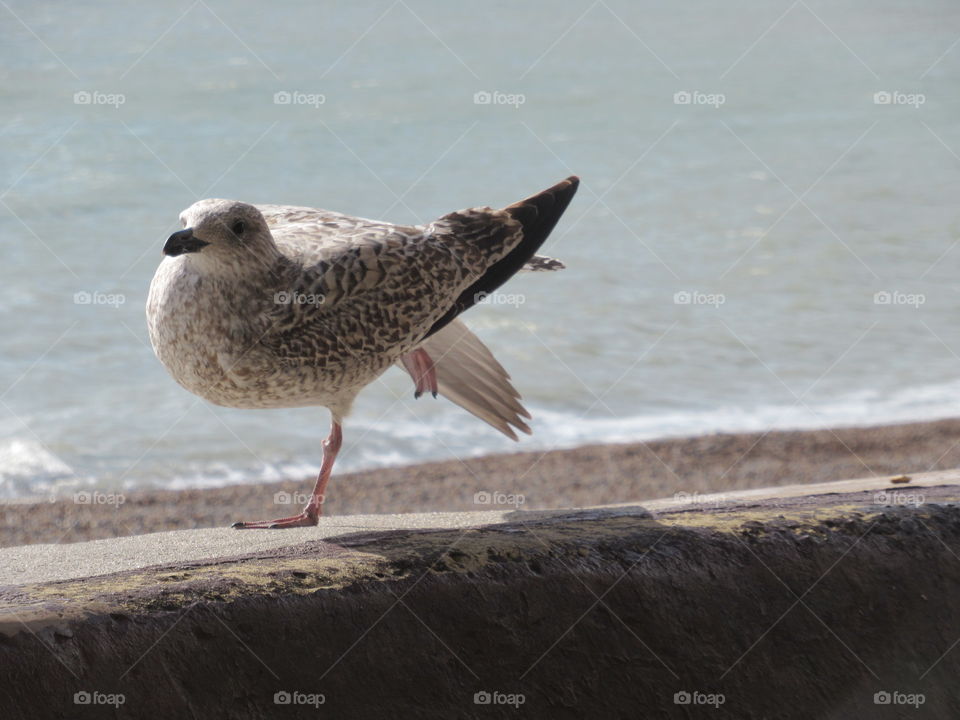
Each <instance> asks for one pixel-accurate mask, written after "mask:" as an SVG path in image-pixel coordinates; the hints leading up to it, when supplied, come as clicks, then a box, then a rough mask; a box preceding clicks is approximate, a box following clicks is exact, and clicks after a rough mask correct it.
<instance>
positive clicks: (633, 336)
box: [0, 0, 960, 498]
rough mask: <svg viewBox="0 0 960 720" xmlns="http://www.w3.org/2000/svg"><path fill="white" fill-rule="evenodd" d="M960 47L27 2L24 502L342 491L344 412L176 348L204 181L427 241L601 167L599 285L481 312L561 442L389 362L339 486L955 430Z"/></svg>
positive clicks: (714, 12)
mask: <svg viewBox="0 0 960 720" xmlns="http://www.w3.org/2000/svg"><path fill="white" fill-rule="evenodd" d="M958 36H960V6H958V5H957V4H956V3H951V2H947V1H946V0H942V1H941V0H927V1H925V2H920V3H903V2H901V3H893V2H875V1H874V2H867V0H842V1H841V2H826V1H824V0H806V1H802V0H797V1H796V2H793V3H790V2H788V0H782V1H778V2H767V1H764V0H740V1H737V0H732V1H731V2H727V3H714V2H706V0H692V1H691V2H687V3H683V4H676V3H669V2H649V1H647V0H598V1H597V2H590V1H589V0H583V1H576V2H574V1H573V0H567V1H564V2H558V1H557V0H550V1H547V0H539V1H537V2H505V1H503V2H498V1H492V2H486V3H482V4H480V5H477V4H475V3H472V4H465V3H448V2H439V0H397V1H396V2H391V1H390V0H384V1H383V2H363V3H350V2H321V3H309V2H302V3H286V2H284V3H269V4H264V3H254V2H236V3H227V2H224V1H223V0H196V1H195V2H191V1H190V0H182V1H179V2H172V1H168V2H155V3H150V4H148V5H144V6H141V5H131V4H129V3H119V2H101V3H98V4H97V5H96V6H88V5H86V4H83V3H71V4H66V3H45V2H21V1H19V0H8V2H5V3H0V58H2V63H0V78H2V82H0V337H2V342H0V497H7V498H13V497H25V496H35V495H44V494H47V493H52V492H65V491H67V490H76V488H78V487H94V486H95V487H102V488H111V489H113V488H151V487H165V488H177V487H202V486H211V485H220V484H228V483H243V482H258V481H263V480H271V479H280V478H286V477H300V476H305V475H309V474H311V473H312V472H315V469H316V467H317V465H318V463H319V459H320V440H321V439H322V438H323V436H324V435H325V434H326V432H327V429H328V421H329V419H328V414H327V412H326V410H324V409H322V408H316V409H300V410H291V411H257V412H253V411H239V410H228V409H224V408H218V407H214V406H211V405H209V404H207V403H205V402H204V401H201V400H199V399H198V398H196V397H194V396H193V395H190V394H189V393H187V391H185V390H183V389H181V388H180V387H179V386H177V385H176V384H175V383H174V382H173V380H172V379H170V378H169V377H168V376H167V374H166V372H165V371H164V369H163V367H162V366H161V365H160V363H159V362H158V361H157V360H156V359H155V357H154V355H153V352H152V350H151V349H150V345H149V340H148V338H147V333H146V328H145V321H144V303H145V300H146V294H147V289H148V287H149V284H150V280H151V278H152V276H153V272H154V270H155V268H156V266H157V264H158V263H159V261H160V257H161V256H160V248H161V246H162V244H163V241H164V240H165V238H166V237H167V236H168V235H169V233H170V232H172V231H173V230H175V229H178V222H177V216H178V214H179V212H180V211H181V210H182V209H183V208H185V207H187V206H189V205H190V204H191V203H193V202H194V201H195V200H198V199H200V198H204V197H224V198H233V199H239V200H244V201H248V202H254V203H285V204H296V205H310V206H314V207H321V208H327V209H332V210H337V211H341V212H346V213H351V214H356V215H361V216H364V217H372V218H378V219H384V220H389V221H394V222H401V223H419V222H427V221H429V220H431V219H433V218H434V217H436V216H438V215H440V214H442V213H445V212H448V211H451V210H455V209H460V208H464V207H470V206H476V205H492V206H502V205H505V204H508V203H511V202H513V201H516V200H518V199H520V198H522V197H525V196H527V195H530V194H532V193H534V192H536V191H538V190H540V189H542V188H545V187H547V186H548V185H550V184H552V183H554V182H556V181H557V180H559V179H561V178H563V177H565V176H567V175H569V174H572V173H576V174H578V175H580V176H581V177H582V179H583V185H582V186H581V189H580V192H579V194H578V196H577V198H576V199H575V201H574V203H573V205H572V206H571V208H570V209H569V210H568V212H567V214H566V215H565V217H564V219H563V221H562V222H561V224H560V225H559V227H558V228H557V230H556V232H555V233H554V234H553V236H552V237H551V238H550V240H549V241H548V243H547V245H546V246H545V248H544V251H545V252H546V253H547V254H550V255H553V256H556V257H560V258H562V259H563V260H564V261H565V262H566V263H567V266H568V269H567V270H566V271H564V272H562V273H554V274H538V275H526V276H518V277H517V278H515V279H514V280H513V281H512V282H511V283H510V284H509V285H508V286H506V287H505V288H503V292H504V293H509V294H510V295H509V296H505V297H503V298H501V301H500V302H495V303H488V304H485V305H482V306H479V307H477V308H476V309H474V310H471V311H470V313H469V314H468V315H467V316H466V318H465V319H466V320H467V321H468V323H470V325H471V327H472V328H473V329H474V330H475V331H476V332H477V333H478V334H479V335H480V337H481V338H482V339H483V340H484V341H485V342H486V343H487V344H488V345H489V346H490V347H491V349H493V351H494V352H495V354H496V355H497V357H498V358H499V360H500V361H501V362H502V363H503V364H504V365H505V366H506V368H507V369H508V370H509V371H510V372H511V373H512V375H513V378H514V381H515V384H516V386H517V387H518V388H519V389H520V391H521V392H522V394H523V396H524V399H525V402H526V403H527V405H528V407H529V409H530V410H531V411H532V413H533V415H534V420H533V422H532V426H533V428H534V436H533V437H532V438H523V440H522V443H521V444H520V445H516V444H514V443H512V442H510V441H509V440H507V439H505V438H503V437H502V436H500V435H499V434H497V433H496V432H495V431H493V430H492V429H490V428H489V427H487V426H486V425H484V424H483V423H481V422H479V421H478V420H475V419H474V418H472V417H471V416H469V415H467V414H466V413H465V412H464V411H462V410H460V409H459V408H456V407H455V406H453V405H451V404H449V403H447V402H445V401H442V400H440V401H434V400H432V399H429V398H422V399H420V400H419V401H414V400H413V397H412V395H413V387H412V383H411V382H410V379H409V378H408V377H407V376H406V375H405V374H403V373H402V372H401V371H399V370H391V371H389V372H388V373H387V374H386V375H385V376H384V377H383V379H382V382H379V383H375V384H374V385H372V386H371V387H370V388H368V389H367V390H366V391H365V392H364V394H362V395H361V398H360V400H359V401H358V403H357V406H356V410H355V413H354V415H353V416H352V417H351V418H350V420H349V421H348V424H347V427H346V435H345V438H346V441H345V446H344V452H343V453H342V454H341V456H340V460H339V463H338V469H340V470H345V469H361V468H375V467H380V466H386V465H395V464H400V463H411V462H416V461H419V460H425V459H438V458H452V457H466V456H473V455H478V454H484V453H493V452H506V451H514V450H517V449H547V448H553V447H571V446H576V445H579V444H583V443H594V442H615V441H627V440H639V439H646V438H654V437H664V436H679V435H693V434H698V433H705V432H715V431H737V430H754V429H768V428H807V427H835V426H843V425H853V424H879V423H890V422H898V421H905V420H913V419H931V418H937V417H947V416H953V415H956V414H957V410H958V401H960V355H958V353H960V339H958V337H957V329H958V326H960V318H958V314H957V312H956V307H957V304H958V302H957V300H958V290H960V280H958V277H957V272H956V268H957V267H958V264H960V248H958V247H957V244H958V240H960V209H958V204H957V199H958V196H960V124H958V118H960V93H957V92H956V89H957V79H958V76H960V47H958V43H960V37H958ZM511 296H512V297H511Z"/></svg>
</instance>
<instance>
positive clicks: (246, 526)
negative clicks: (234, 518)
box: [230, 510, 320, 530]
mask: <svg viewBox="0 0 960 720" xmlns="http://www.w3.org/2000/svg"><path fill="white" fill-rule="evenodd" d="M319 521H320V513H316V514H312V513H308V512H307V511H306V510H304V511H303V512H302V513H300V514H299V515H293V516H292V517H287V518H278V519H277V520H255V521H252V522H244V521H243V520H241V521H240V522H235V523H234V524H233V525H231V526H230V527H232V528H236V529H237V530H261V529H267V530H278V529H282V528H295V527H313V526H314V525H316V524H317V523H318V522H319Z"/></svg>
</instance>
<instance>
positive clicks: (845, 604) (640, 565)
mask: <svg viewBox="0 0 960 720" xmlns="http://www.w3.org/2000/svg"><path fill="white" fill-rule="evenodd" d="M958 481H960V473H958V472H955V471H950V472H943V473H929V474H925V475H916V476H914V477H913V478H911V479H910V480H909V482H907V483H905V484H904V483H897V484H894V483H891V480H890V478H881V479H870V480H855V481H845V482H840V483H829V484H823V485H816V486H812V485H806V486H792V487H781V488H776V489H773V490H770V491H757V490H751V491H745V492H739V493H727V494H725V495H722V496H698V497H694V498H681V499H680V500H677V499H671V500H661V501H651V502H647V503H643V504H642V505H635V506H631V505H624V506H616V507H606V508H590V509H584V510H571V511H543V512H522V511H513V510H511V511H504V512H489V513H451V514H442V513H435V514H428V515H404V516H355V517H343V518H330V519H328V520H325V521H324V522H323V524H322V525H321V526H320V527H318V528H309V529H302V530H291V531H276V532H262V531H248V532H238V531H233V530H229V529H222V530H220V529H215V530H202V531H181V532H173V533H158V534H154V535H143V536H136V537H128V538H117V539H113V540H101V541H95V542H88V543H78V544H72V545H34V546H25V547H19V548H7V549H3V550H0V680H2V681H0V716H2V717H4V718H21V717H22V718H42V717H70V718H73V717H144V718H157V717H204V718H217V717H223V718H261V717H287V716H289V717H300V716H308V715H309V716H313V717H317V716H328V717H346V718H366V717H371V718H380V717H404V718H406V717H438V718H439V717H443V718H453V717H487V716H490V717H517V716H522V717H550V718H554V717H559V718H566V717H569V718H582V717H597V718H606V717H699V716H708V717H737V718H778V717H804V718H811V717H838V718H839V717H844V718H846V717H906V716H909V717H921V716H922V717H955V716H958V715H960V692H958V690H957V689H956V683H955V678H956V676H957V673H958V670H960V649H958V650H957V651H956V654H955V653H954V652H951V650H952V648H953V644H954V643H955V641H957V640H958V639H960V607H958V604H957V602H956V598H957V597H958V594H960V508H958V507H957V505H956V503H957V502H958V500H960V487H958ZM879 493H884V494H883V495H880V494H879ZM78 692H80V693H89V695H87V696H84V695H81V696H79V699H81V700H83V699H86V698H88V697H89V698H90V699H92V700H93V701H94V703H96V702H102V703H108V702H113V703H114V704H88V705H85V704H76V703H75V702H74V699H75V693H78ZM284 692H286V693H289V695H286V696H285V695H280V696H278V698H279V699H280V700H283V699H286V698H287V697H289V698H291V699H293V700H294V701H295V702H296V701H300V702H301V703H304V702H305V703H313V704H307V705H304V704H299V705H297V704H289V705H285V704H280V705H278V704H276V703H275V696H276V694H277V693H284ZM482 692H488V693H500V695H493V696H491V697H492V698H493V700H494V703H493V704H487V705H483V704H479V705H478V704H475V702H474V697H475V694H476V693H482ZM877 692H887V693H890V695H889V697H890V698H891V699H892V700H893V703H897V702H898V701H902V702H907V701H910V700H911V698H912V702H914V705H917V704H919V695H917V694H918V693H919V694H922V695H923V703H922V704H919V710H917V709H915V707H914V705H904V704H902V702H901V704H890V705H876V704H874V695H875V693H877ZM297 693H299V694H297ZM676 693H689V695H682V694H681V695H679V696H676V699H678V700H681V701H682V700H684V699H686V698H690V699H691V704H677V702H675V694H676ZM698 693H699V694H698ZM896 693H900V695H896ZM321 696H322V699H323V700H324V702H323V704H319V700H320V698H321ZM121 697H122V699H123V703H122V704H119V700H120V698H121ZM486 697H488V696H485V695H481V696H480V699H484V698H486ZM884 697H887V696H881V699H883V698H884ZM521 698H522V700H523V703H522V706H520V707H516V705H517V704H518V703H519V702H520V699H521ZM721 698H722V700H723V702H722V703H720V700H721ZM497 701H508V702H512V703H513V704H502V703H501V704H496V702H497ZM698 702H700V703H704V702H712V703H713V704H712V705H710V704H707V705H703V704H699V705H698V704H697V703H698ZM885 713H887V714H885Z"/></svg>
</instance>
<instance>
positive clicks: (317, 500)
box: [232, 421, 343, 530]
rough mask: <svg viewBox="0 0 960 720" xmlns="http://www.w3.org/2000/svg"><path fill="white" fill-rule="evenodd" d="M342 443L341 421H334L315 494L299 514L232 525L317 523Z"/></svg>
mask: <svg viewBox="0 0 960 720" xmlns="http://www.w3.org/2000/svg"><path fill="white" fill-rule="evenodd" d="M342 444H343V432H342V431H341V429H340V423H338V422H336V421H334V423H333V427H332V428H331V429H330V435H329V436H328V437H327V439H326V440H324V441H323V463H322V464H321V465H320V474H319V475H318V476H317V484H316V485H315V486H314V488H313V495H311V496H310V502H308V503H307V505H306V507H305V508H303V512H301V513H300V514H299V515H294V516H292V517H287V518H279V519H277V520H259V521H256V522H243V521H241V522H235V523H234V524H233V525H232V527H235V528H237V529H238V530H255V529H261V528H291V527H310V526H311V525H316V524H317V522H318V521H319V520H320V515H321V514H322V511H323V499H324V496H325V495H326V492H327V483H328V482H330V473H331V472H332V471H333V463H334V461H335V460H336V459H337V453H338V452H340V446H341V445H342Z"/></svg>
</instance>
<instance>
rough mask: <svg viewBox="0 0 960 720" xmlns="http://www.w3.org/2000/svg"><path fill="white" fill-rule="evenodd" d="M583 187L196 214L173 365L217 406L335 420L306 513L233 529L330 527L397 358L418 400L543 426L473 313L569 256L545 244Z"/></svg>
mask: <svg viewBox="0 0 960 720" xmlns="http://www.w3.org/2000/svg"><path fill="white" fill-rule="evenodd" d="M578 183H579V180H578V179H577V178H576V177H569V178H567V179H566V180H564V181H562V182H560V183H557V184H556V185H554V186H553V187H552V188H550V189H548V190H544V191H543V192H541V193H539V194H537V195H534V196H533V197H530V198H528V199H526V200H522V201H520V202H518V203H515V204H513V205H510V206H509V207H506V208H504V209H503V210H493V209H491V208H488V207H483V208H473V209H469V210H461V211H459V212H453V213H450V214H449V215H444V216H443V217H441V218H439V219H437V220H435V221H434V222H432V223H430V224H428V225H424V226H403V225H391V224H390V223H385V222H377V221H373V220H365V219H363V218H356V217H350V216H348V215H342V214H339V213H334V212H328V211H326V210H315V209H312V208H306V207H289V206H281V205H258V206H254V205H248V204H246V203H242V202H236V201H233V200H200V201H199V202H196V203H194V204H193V205H191V206H190V207H189V208H187V209H186V210H184V211H183V213H181V215H180V221H181V223H182V224H183V227H184V229H183V230H180V231H179V232H175V233H173V235H171V236H170V238H169V239H168V240H167V242H166V244H165V245H164V246H163V253H164V255H165V257H164V259H163V261H162V262H161V263H160V267H159V268H157V272H156V275H154V278H153V282H152V283H151V284H150V295H149V298H148V300H147V325H148V327H149V330H150V342H151V343H152V344H153V349H154V352H156V354H157V357H158V358H159V359H160V362H162V363H163V365H164V366H165V367H166V368H167V370H168V371H169V372H170V374H171V375H172V376H173V378H174V379H175V380H176V381H177V382H178V383H180V384H181V385H182V386H183V387H185V388H186V389H187V390H189V391H190V392H192V393H195V394H197V395H199V396H200V397H202V398H204V399H205V400H209V401H210V402H212V403H215V404H217V405H224V406H227V407H236V408H280V407H305V406H314V405H322V406H324V407H326V408H328V409H329V410H330V414H331V415H332V423H333V425H332V429H331V431H330V435H329V437H327V439H326V440H325V441H324V442H323V462H322V464H321V467H320V474H319V476H318V477H317V483H316V486H315V487H314V490H313V495H312V497H311V498H310V501H309V502H308V503H307V505H306V507H305V508H304V509H303V512H301V513H300V514H299V515H294V516H293V517H288V518H280V519H277V520H265V521H259V522H238V523H235V524H234V526H233V527H235V528H288V527H303V526H309V525H316V524H317V522H318V519H319V517H320V514H321V510H322V507H323V499H324V495H325V493H326V489H327V482H328V481H329V479H330V473H331V470H332V469H333V463H334V460H335V459H336V457H337V452H338V451H339V450H340V445H341V442H342V433H341V424H342V423H343V419H344V418H345V417H346V416H347V414H348V413H349V412H350V406H351V405H352V404H353V401H354V398H356V396H357V394H358V393H359V392H360V391H361V390H362V389H363V388H364V387H366V386H367V385H369V384H370V383H371V382H373V381H374V380H376V379H377V378H378V377H379V376H380V375H381V374H382V373H383V372H384V371H385V370H386V369H387V368H389V367H390V366H391V365H393V364H394V363H397V364H399V365H401V366H402V367H404V368H405V369H406V370H407V372H408V373H410V375H411V377H412V378H413V380H414V383H415V385H416V392H415V394H416V396H417V397H419V396H420V395H421V394H422V393H424V392H428V391H429V392H431V393H432V394H433V395H434V397H436V395H437V394H438V393H439V394H441V395H443V396H445V397H447V398H449V399H450V400H452V401H453V402H455V403H456V404H458V405H460V406H461V407H463V408H464V409H466V410H468V411H469V412H471V413H473V414H474V415H476V416H477V417H478V418H480V419H481V420H483V421H485V422H487V423H489V424H490V425H492V426H493V427H495V428H496V429H497V430H499V431H500V432H502V433H503V434H505V435H507V436H508V437H510V438H512V439H514V440H516V439H517V436H516V434H515V433H514V430H513V428H517V429H519V430H521V431H523V432H525V433H530V428H529V427H528V426H527V424H526V423H525V422H524V421H523V418H529V417H530V414H529V413H528V412H527V411H526V410H525V409H524V407H523V406H522V405H521V404H520V402H519V397H520V396H519V394H518V393H517V391H516V390H515V389H514V387H513V386H512V385H511V384H510V376H509V375H508V374H507V372H506V371H505V370H504V369H503V367H502V366H501V365H500V364H499V363H498V362H497V361H496V360H495V359H494V357H493V355H492V354H491V353H490V351H489V350H488V349H487V348H486V346H485V345H484V344H483V343H482V342H480V340H479V339H478V338H477V337H476V336H475V335H474V334H473V333H471V332H470V330H468V329H467V327H466V325H464V324H463V323H462V322H461V321H460V320H458V319H457V316H458V315H459V314H460V313H462V312H463V311H464V310H466V309H468V308H470V307H471V306H472V305H474V304H475V303H477V302H478V301H482V300H483V298H484V297H486V295H487V294H488V293H491V292H493V291H494V290H496V289H497V288H498V287H500V285H502V284H503V283H504V282H506V281H507V280H508V279H509V278H510V277H511V276H512V275H513V274H514V273H516V272H517V271H519V270H520V269H522V268H524V267H526V268H528V269H534V270H537V269H547V270H549V269H558V268H562V267H563V265H562V264H561V263H560V262H558V261H556V260H552V259H550V258H545V257H542V256H538V255H536V254H535V253H536V252H537V250H538V249H539V247H540V246H541V245H542V244H543V241H544V240H546V239H547V236H548V235H549V234H550V231H551V230H553V227H554V225H556V223H557V221H558V220H559V219H560V216H561V215H562V214H563V211H564V210H565V209H566V207H567V205H568V204H569V203H570V200H571V199H572V198H573V195H574V193H575V192H576V190H577V185H578ZM511 426H513V427H511Z"/></svg>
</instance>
